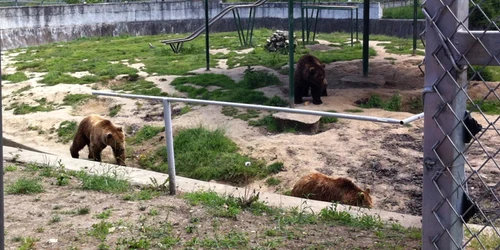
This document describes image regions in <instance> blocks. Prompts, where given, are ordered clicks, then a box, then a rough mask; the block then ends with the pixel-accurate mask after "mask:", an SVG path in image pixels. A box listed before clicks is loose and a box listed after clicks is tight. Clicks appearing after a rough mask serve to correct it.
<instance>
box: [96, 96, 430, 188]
mask: <svg viewBox="0 0 500 250" xmlns="http://www.w3.org/2000/svg"><path fill="white" fill-rule="evenodd" d="M92 94H93V95H102V96H112V97H124V98H133V99H145V100H155V101H162V102H163V115H164V122H165V137H166V138H165V139H166V143H167V158H168V175H169V188H170V194H172V195H174V194H175V158H174V140H173V135H172V111H171V109H170V102H183V103H194V104H203V105H218V106H230V107H237V108H246V109H259V110H268V111H280V112H288V113H296V114H304V115H317V116H327V117H337V118H343V119H351V120H361V121H371V122H382V123H390V124H400V125H404V124H408V123H410V122H413V121H415V120H418V119H420V118H422V117H423V116H424V113H420V114H418V115H413V116H410V117H408V118H406V119H403V120H398V119H393V118H383V117H374V116H365V115H353V114H342V113H332V112H326V111H316V110H305V109H294V108H285V107H273V106H265V105H256V104H246V103H234V102H220V101H209V100H199V99H188V98H176V97H159V96H145V95H134V94H121V93H115V92H109V91H92Z"/></svg>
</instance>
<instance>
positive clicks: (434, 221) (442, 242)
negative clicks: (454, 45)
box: [414, 0, 468, 249]
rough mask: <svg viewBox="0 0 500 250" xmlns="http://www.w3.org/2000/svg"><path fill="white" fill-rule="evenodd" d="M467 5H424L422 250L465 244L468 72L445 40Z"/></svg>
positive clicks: (460, 1)
mask: <svg viewBox="0 0 500 250" xmlns="http://www.w3.org/2000/svg"><path fill="white" fill-rule="evenodd" d="M459 8H462V9H461V10H460V9H459ZM464 8H465V9H464ZM467 9H468V0H455V1H453V0H447V1H440V0H428V1H426V3H425V10H424V12H425V13H426V15H427V19H426V35H425V39H426V50H425V88H424V93H423V97H424V114H425V116H424V169H423V170H424V171H423V204H422V230H423V233H422V241H423V245H422V246H423V247H422V249H461V247H462V240H463V223H462V220H461V218H460V217H459V214H460V211H461V203H462V196H463V192H464V187H463V186H462V183H463V181H464V175H465V171H464V155H463V151H464V148H465V144H464V141H463V124H462V122H461V120H462V118H463V116H464V114H465V108H466V94H465V86H466V85H467V71H466V70H462V68H461V67H460V66H457V65H456V64H455V59H454V58H453V57H452V56H451V55H450V53H449V48H448V43H446V42H445V41H447V40H448V38H450V37H452V36H453V34H454V32H456V29H457V25H458V23H457V22H458V21H463V20H464V17H465V16H466V15H464V14H466V13H467ZM459 10H460V11H459ZM451 12H453V13H454V14H453V13H451ZM454 15H455V16H454ZM457 19H458V20H457ZM414 28H416V27H414Z"/></svg>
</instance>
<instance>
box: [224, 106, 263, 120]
mask: <svg viewBox="0 0 500 250" xmlns="http://www.w3.org/2000/svg"><path fill="white" fill-rule="evenodd" d="M222 114H223V115H225V116H230V117H233V118H237V119H241V120H243V121H248V120H250V119H253V118H257V117H259V114H260V111H259V110H255V109H247V110H245V112H240V110H238V109H237V108H235V107H222Z"/></svg>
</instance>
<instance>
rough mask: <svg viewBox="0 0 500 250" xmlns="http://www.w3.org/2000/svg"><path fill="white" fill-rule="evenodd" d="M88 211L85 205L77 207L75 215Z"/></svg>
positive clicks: (88, 208)
mask: <svg viewBox="0 0 500 250" xmlns="http://www.w3.org/2000/svg"><path fill="white" fill-rule="evenodd" d="M89 213H90V207H89V206H85V207H79V208H77V209H76V214H77V215H85V214H89Z"/></svg>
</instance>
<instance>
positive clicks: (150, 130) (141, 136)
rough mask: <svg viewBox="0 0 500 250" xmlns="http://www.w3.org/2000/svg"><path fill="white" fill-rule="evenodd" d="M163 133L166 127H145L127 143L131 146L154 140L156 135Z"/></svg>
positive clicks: (128, 139)
mask: <svg viewBox="0 0 500 250" xmlns="http://www.w3.org/2000/svg"><path fill="white" fill-rule="evenodd" d="M163 131H165V127H155V126H149V125H144V127H142V128H141V129H140V130H139V131H137V133H136V134H135V135H134V136H133V137H129V138H127V141H128V142H129V143H130V144H139V143H141V142H144V141H147V140H149V139H151V138H153V137H154V136H155V135H157V134H158V133H160V132H163Z"/></svg>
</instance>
